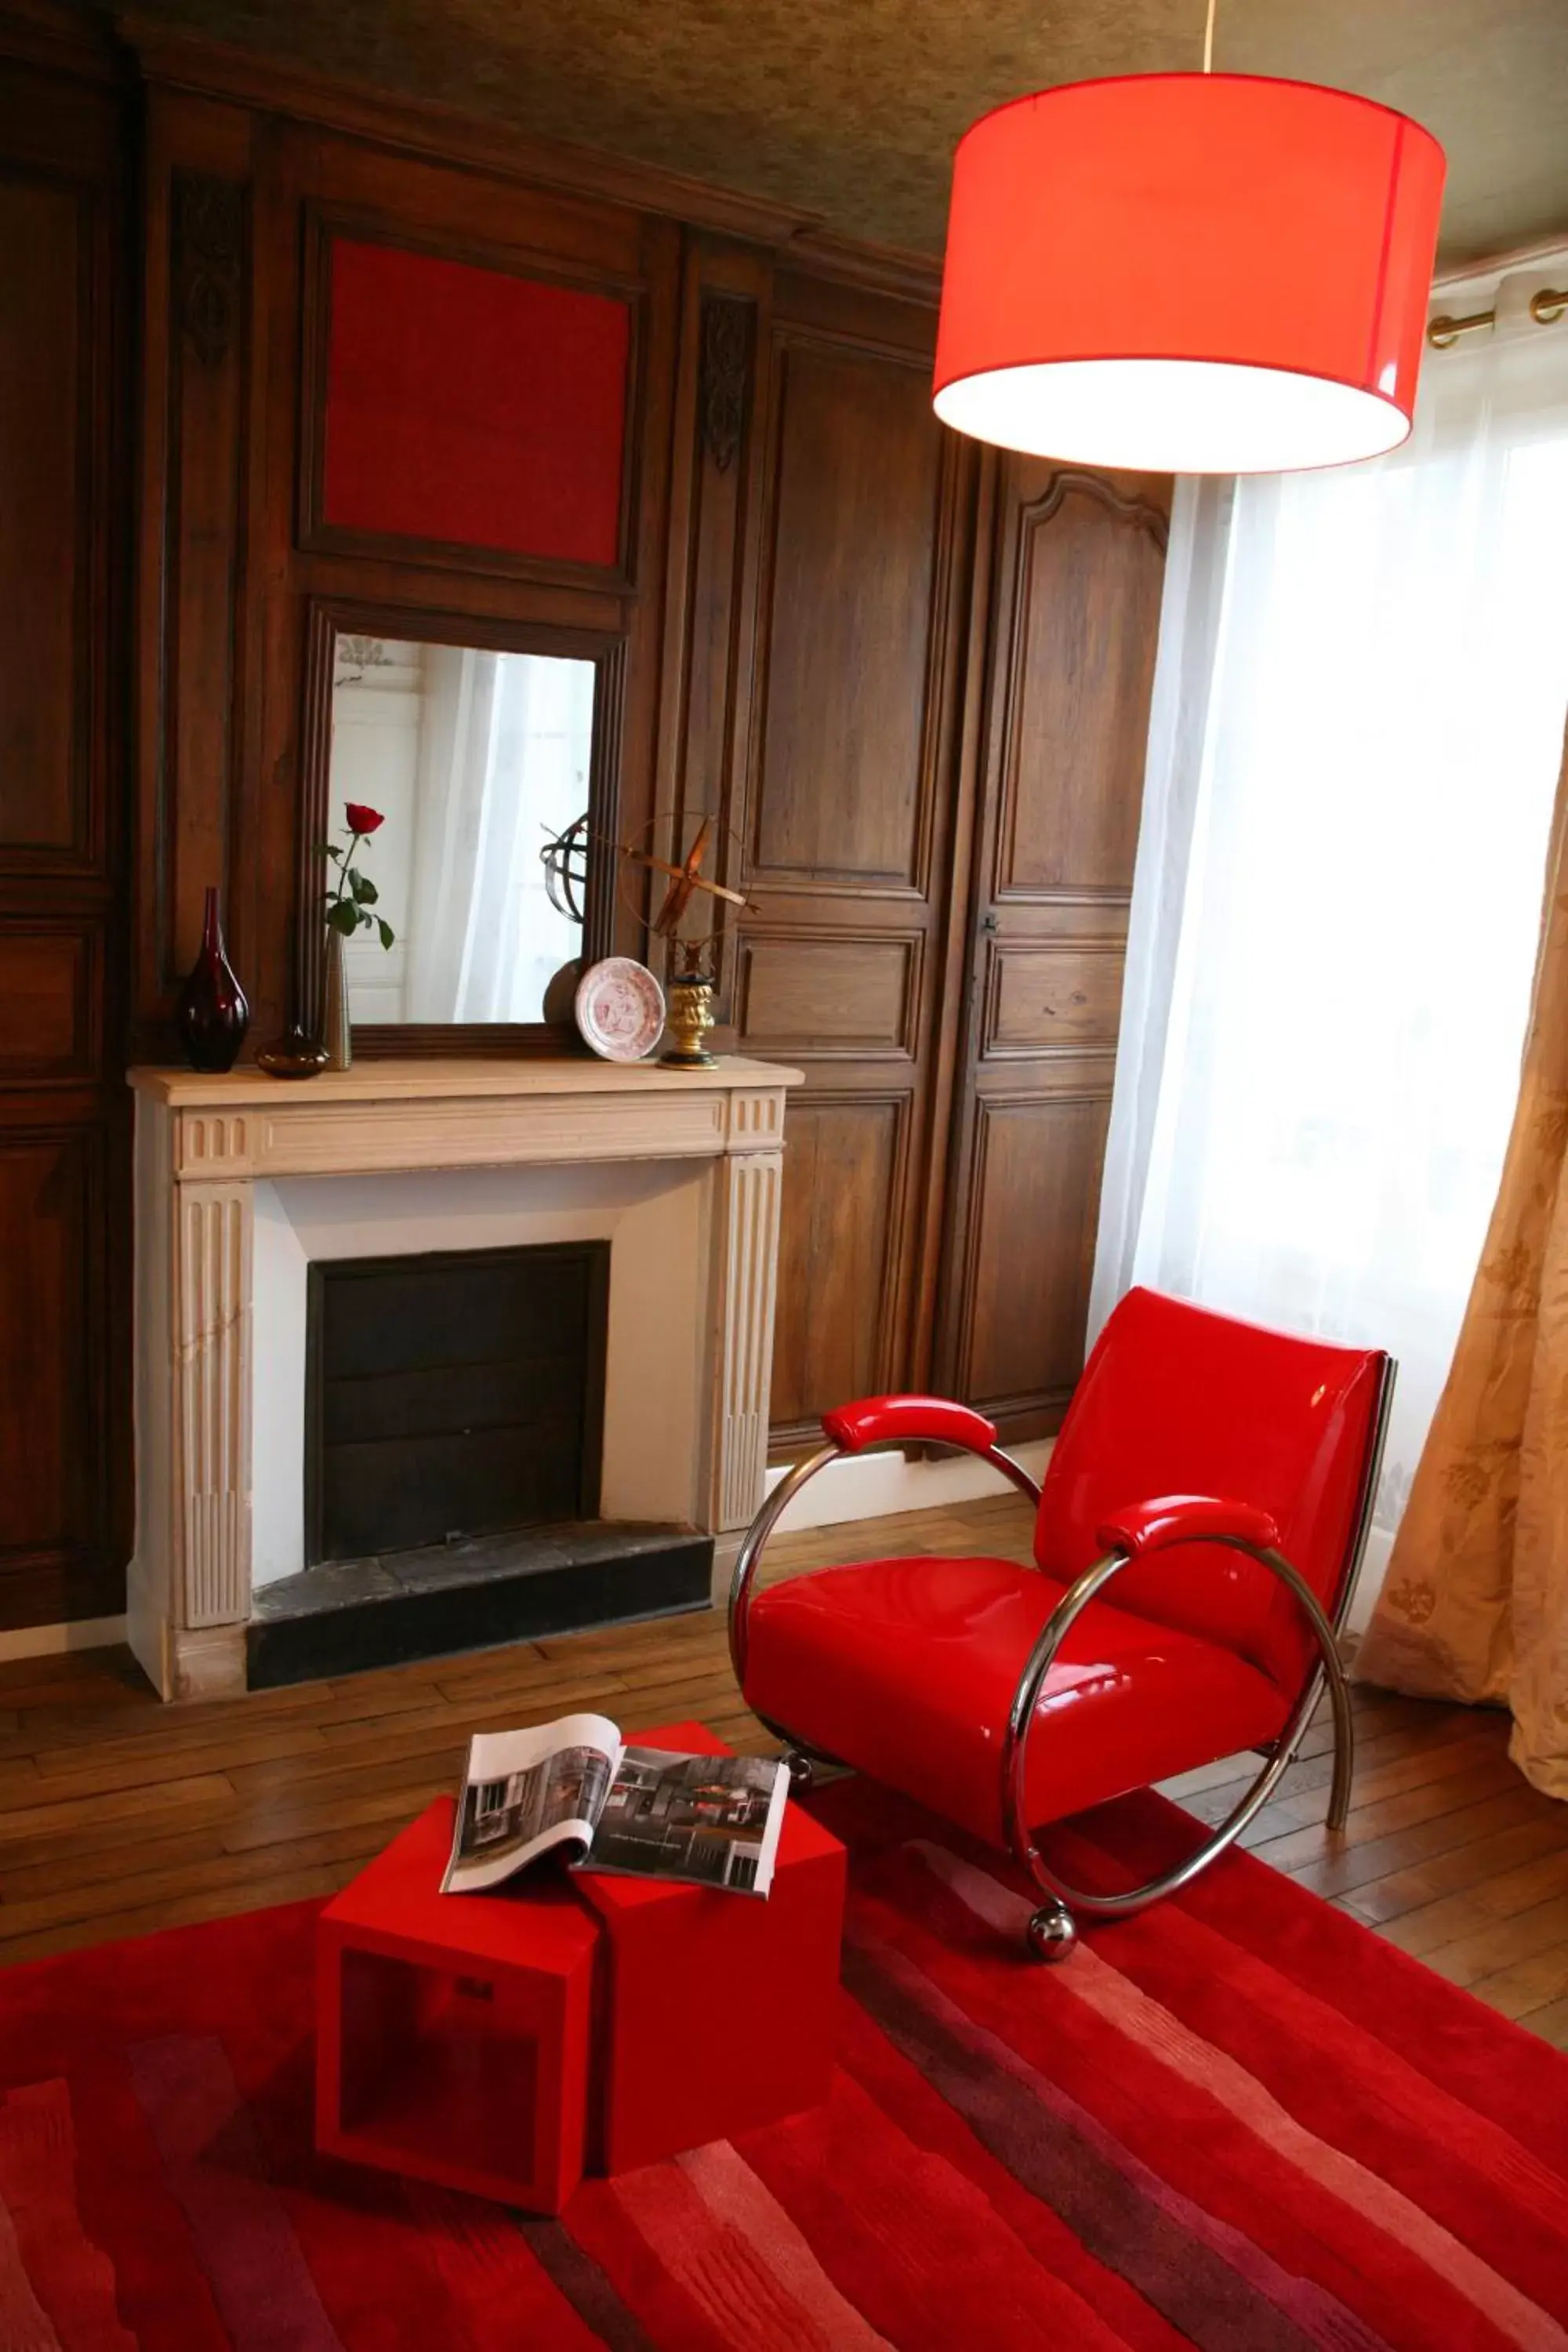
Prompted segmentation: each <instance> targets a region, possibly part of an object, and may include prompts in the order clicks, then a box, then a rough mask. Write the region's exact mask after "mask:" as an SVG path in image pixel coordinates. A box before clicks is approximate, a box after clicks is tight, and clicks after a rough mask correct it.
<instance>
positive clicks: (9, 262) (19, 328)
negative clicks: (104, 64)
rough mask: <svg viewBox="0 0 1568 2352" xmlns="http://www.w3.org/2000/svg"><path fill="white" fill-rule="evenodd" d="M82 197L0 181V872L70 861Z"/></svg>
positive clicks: (85, 452) (80, 712) (79, 740)
mask: <svg viewBox="0 0 1568 2352" xmlns="http://www.w3.org/2000/svg"><path fill="white" fill-rule="evenodd" d="M87 211H88V200H87V199H86V198H84V196H83V194H82V193H81V192H80V190H79V189H78V188H75V187H73V186H71V185H70V184H69V183H68V182H61V183H56V182H53V181H48V180H44V179H41V178H39V179H35V178H33V177H31V176H27V177H22V176H16V177H10V176H5V175H0V419H3V420H4V425H3V429H0V581H3V582H4V583H5V593H3V594H0V869H6V868H8V869H9V870H11V871H13V872H14V871H16V870H17V869H18V867H20V868H21V869H23V870H26V869H27V868H29V867H36V866H45V867H47V866H56V867H58V866H61V865H71V864H75V865H81V864H84V863H85V862H86V861H87V859H88V857H89V854H90V848H91V844H90V840H89V773H88V745H87V731H88V727H89V718H90V697H91V688H92V664H91V649H90V646H89V641H88V637H87V633H86V630H85V628H84V625H83V624H84V620H85V597H86V591H87V586H88V582H87V577H86V560H85V551H84V546H83V534H84V528H85V517H84V514H83V499H82V490H83V487H84V475H85V467H86V463H87V460H88V458H89V454H90V450H89V425H88V418H87V415H86V413H85V401H84V380H85V378H86V376H87V373H88V370H89V359H88V355H87V352H86V350H85V349H84V346H86V344H87V342H88V339H89V336H90V333H91V331H92V309H91V300H90V289H91V271H90V232H89V223H88V221H87V218H86V217H85V215H86V214H87Z"/></svg>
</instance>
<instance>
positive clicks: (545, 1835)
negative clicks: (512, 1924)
mask: <svg viewBox="0 0 1568 2352" xmlns="http://www.w3.org/2000/svg"><path fill="white" fill-rule="evenodd" d="M621 1754H622V1749H621V1735H620V1733H619V1731H618V1730H617V1729H616V1726H615V1725H614V1724H613V1723H612V1722H611V1721H610V1719H609V1717H607V1716H603V1715H566V1716H562V1717H560V1718H559V1720H558V1721H556V1722H554V1723H547V1724H542V1725H540V1726H539V1727H538V1728H537V1729H535V1730H532V1731H491V1732H479V1733H476V1735H475V1737H474V1738H472V1739H471V1740H470V1741H469V1743H468V1768H467V1769H466V1771H465V1772H464V1775H463V1786H462V1790H461V1793H460V1795H459V1797H458V1819H457V1825H456V1828H455V1830H454V1832H453V1837H452V1853H451V1858H450V1860H449V1861H448V1863H447V1871H446V1875H445V1877H444V1878H443V1879H442V1881H441V1887H442V1891H443V1893H444V1894H449V1895H451V1894H472V1893H474V1892H476V1891H477V1890H479V1888H482V1887H487V1886H499V1885H500V1883H501V1881H502V1880H503V1879H506V1878H510V1876H511V1874H512V1873H513V1872H514V1871H518V1870H521V1869H523V1868H524V1867H525V1866H526V1865H527V1864H529V1863H531V1862H532V1861H533V1860H534V1858H535V1856H536V1855H538V1854H542V1853H548V1852H550V1851H551V1850H552V1848H554V1847H556V1846H562V1845H571V1844H574V1843H575V1844H577V1845H580V1846H584V1847H585V1846H587V1845H589V1844H590V1843H592V1841H593V1836H594V1831H595V1824H596V1822H597V1821H598V1818H599V1815H600V1813H601V1811H603V1808H604V1804H605V1797H606V1795H607V1793H608V1791H609V1788H610V1784H611V1782H612V1781H613V1780H614V1779H615V1776H616V1768H617V1766H618V1765H619V1763H620V1759H621Z"/></svg>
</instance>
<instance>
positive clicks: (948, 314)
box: [935, 73, 1443, 474]
mask: <svg viewBox="0 0 1568 2352" xmlns="http://www.w3.org/2000/svg"><path fill="white" fill-rule="evenodd" d="M1442 194H1443V151H1442V149H1441V148H1440V147H1439V146H1438V144H1437V142H1436V140H1435V139H1434V138H1433V137H1432V136H1431V134H1430V133H1429V132H1428V131H1423V130H1422V129H1421V127H1420V125H1419V123H1415V122H1412V121H1409V119H1408V118H1407V117H1406V116H1405V115H1403V114H1396V113H1394V111H1393V110H1391V109H1390V108H1388V107H1385V106H1377V105H1374V104H1373V102H1372V101H1371V100H1368V99H1364V98H1355V97H1352V96H1351V95H1349V94H1348V93H1347V92H1345V91H1343V90H1334V89H1318V88H1317V87H1315V86H1314V85H1313V84H1311V83H1309V82H1299V81H1272V80H1268V79H1262V78H1260V77H1258V76H1255V75H1251V74H1198V73H1192V74H1135V75H1129V76H1127V77H1126V78H1124V79H1114V80H1107V81H1085V82H1070V83H1068V84H1067V85H1066V86H1065V87H1064V88H1062V89H1047V90H1041V91H1040V92H1038V93H1037V95H1036V96H1035V97H1032V98H1020V99H1017V100H1015V101H1014V102H1013V103H1012V104H1011V105H1010V106H1002V107H998V108H997V109H996V110H995V112H994V113H992V114H987V115H984V116H982V118H981V120H980V121H978V122H976V123H975V124H974V125H973V127H972V128H971V129H970V130H969V131H967V132H966V133H965V135H964V137H963V140H962V142H960V145H959V149H958V153H957V156H956V158H955V160H954V163H953V174H952V211H951V214H950V216H949V221H948V233H947V261H946V267H945V269H944V272H943V278H942V324H941V329H940V331H939V334H938V338H937V359H936V393H935V399H936V412H937V415H939V416H940V417H941V418H942V422H943V423H944V424H946V425H952V426H954V427H955V428H956V429H957V430H958V431H959V432H960V433H967V434H972V435H973V436H974V437H975V438H976V439H978V440H981V441H991V442H995V443H998V444H999V445H1000V446H1002V447H1004V448H1007V449H1024V450H1028V451H1031V452H1033V453H1035V454H1036V455H1037V456H1040V457H1061V458H1077V459H1079V460H1081V461H1083V462H1084V463H1086V464H1090V465H1099V466H1121V467H1138V468H1144V469H1147V470H1149V471H1151V472H1158V473H1181V474H1215V473H1219V474H1245V473H1260V472H1277V471H1283V470H1285V469H1287V468H1289V467H1298V466H1333V465H1340V464H1342V463H1343V462H1344V461H1345V460H1347V459H1349V458H1352V457H1376V456H1378V455H1379V454H1380V453H1381V452H1382V451H1383V450H1385V449H1392V448H1394V446H1396V444H1397V443H1399V442H1401V441H1403V440H1404V438H1405V435H1406V434H1407V433H1408V431H1409V430H1410V419H1411V413H1412V411H1413V409H1414V407H1415V378H1416V371H1417V368H1418V365H1419V362H1420V358H1421V345H1422V337H1423V334H1424V331H1425V328H1426V299H1427V294H1428V291H1429V289H1430V286H1431V279H1432V264H1433V257H1434V254H1435V252H1436V243H1437V215H1438V208H1439V205H1440V204H1441V200H1442Z"/></svg>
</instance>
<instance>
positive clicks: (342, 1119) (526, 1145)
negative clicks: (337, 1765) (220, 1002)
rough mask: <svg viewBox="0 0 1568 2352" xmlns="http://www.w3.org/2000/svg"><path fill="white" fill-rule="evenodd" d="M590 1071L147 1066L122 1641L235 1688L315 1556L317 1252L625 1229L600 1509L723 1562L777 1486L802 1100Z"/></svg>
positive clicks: (685, 1078)
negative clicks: (282, 1072)
mask: <svg viewBox="0 0 1568 2352" xmlns="http://www.w3.org/2000/svg"><path fill="white" fill-rule="evenodd" d="M798 1078H799V1073H798V1072H797V1071H795V1070H789V1069H782V1068H779V1067H777V1066H773V1065H772V1064H768V1063H762V1062H753V1061H749V1060H744V1059H741V1058H732V1059H727V1060H723V1061H721V1062H720V1063H719V1064H718V1065H717V1066H715V1067H714V1068H712V1069H710V1070H704V1071H680V1070H667V1069H664V1068H661V1067H659V1066H647V1065H641V1064H639V1065H636V1066H631V1067H629V1068H627V1067H618V1066H614V1065H610V1064H605V1063H586V1062H576V1061H565V1060H560V1061H528V1062H522V1061H513V1062H500V1061H498V1062H483V1061H468V1062H451V1061H434V1060H432V1061H385V1062H371V1063H367V1064H362V1065H360V1066H356V1067H355V1068H353V1069H352V1070H347V1071H341V1072H329V1073H328V1074H326V1075H325V1076H321V1077H319V1078H315V1079H311V1080H310V1081H307V1082H303V1083H299V1084H293V1085H290V1084H288V1083H286V1082H280V1081H275V1080H271V1079H268V1078H267V1077H266V1076H264V1075H262V1074H261V1073H258V1072H256V1071H236V1072H233V1073H230V1074H228V1075H226V1076H221V1077H212V1076H200V1075H198V1074H195V1073H193V1072H188V1071H172V1070H155V1069H140V1070H135V1071H133V1072H132V1086H133V1087H135V1089H136V1098H137V1099H136V1111H137V1120H136V1126H137V1144H136V1255H137V1308H136V1312H137V1335H136V1448H137V1538H136V1553H135V1558H134V1559H133V1560H132V1565H131V1570H130V1577H129V1593H128V1606H127V1632H128V1635H129V1638H130V1642H131V1645H132V1649H133V1650H134V1652H135V1654H136V1655H137V1657H138V1658H139V1659H140V1661H141V1663H142V1666H143V1668H144V1669H145V1671H146V1673H147V1674H148V1675H149V1676H150V1677H151V1679H152V1680H153V1683H154V1685H156V1687H157V1688H158V1689H159V1690H160V1691H161V1692H162V1693H163V1696H164V1697H166V1698H175V1697H194V1696H216V1695H218V1694H219V1693H223V1692H229V1691H235V1690H238V1689H242V1688H243V1687H244V1682H245V1629H246V1625H247V1622H248V1620H249V1617H250V1613H251V1595H252V1591H253V1589H254V1587H255V1586H256V1585H257V1584H258V1583H263V1582H266V1581H268V1580H270V1579H272V1578H274V1577H279V1576H284V1575H288V1574H289V1573H291V1572H293V1571H294V1570H298V1569H300V1568H301V1567H303V1565H304V1559H303V1551H302V1541H303V1491H302V1483H301V1481H302V1471H303V1460H304V1378H305V1289H306V1275H307V1268H308V1266H309V1265H310V1261H311V1260H312V1259H314V1258H332V1257H363V1256H391V1255H399V1254H404V1253H413V1252H417V1251H421V1250H433V1249H453V1248H472V1249H484V1248H491V1247H495V1246H499V1245H502V1244H517V1243H528V1242H553V1241H568V1240H581V1239H604V1240H607V1241H609V1243H610V1244H611V1253H610V1304H609V1349H608V1356H607V1366H606V1385H605V1443H604V1464H603V1486H602V1502H601V1509H602V1512H603V1515H604V1516H605V1517H606V1518H627V1519H655V1520H668V1519H673V1520H685V1521H688V1522H689V1523H690V1524H691V1525H692V1526H694V1527H697V1528H700V1529H702V1530H703V1531H704V1532H707V1533H711V1534H712V1535H713V1536H714V1537H715V1538H717V1539H718V1545H719V1550H720V1555H721V1559H722V1558H723V1557H724V1556H726V1555H728V1554H731V1553H732V1551H733V1549H734V1545H735V1543H736V1542H737V1541H738V1538H739V1534H740V1531H741V1530H742V1528H744V1527H745V1526H746V1524H747V1522H748V1521H749V1520H750V1519H751V1517H752V1514H753V1513H754V1511H755V1509H756V1507H757V1506H758V1504H759V1503H760V1502H761V1500H762V1496H763V1484H764V1474H765V1466H766V1448H767V1425H768V1375H769V1365H770V1360H771V1357H772V1350H773V1293H774V1281H775V1274H776V1258H777V1245H778V1215H779V1192H780V1181H781V1174H782V1166H783V1159H782V1152H783V1142H784V1095H785V1089H786V1088H787V1087H790V1086H792V1085H794V1084H795V1083H797V1082H798Z"/></svg>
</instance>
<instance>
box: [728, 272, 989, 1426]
mask: <svg viewBox="0 0 1568 2352" xmlns="http://www.w3.org/2000/svg"><path fill="white" fill-rule="evenodd" d="M932 327H933V319H932V314H931V310H930V308H929V306H926V305H916V304H912V303H909V302H902V301H897V300H892V299H886V298H879V297H875V296H872V295H869V294H868V293H866V292H864V291H860V290H855V291H849V290H847V289H844V288H842V287H838V286H831V285H824V284H823V283H821V282H820V281H816V280H813V279H810V278H805V277H802V276H800V275H798V274H795V273H789V272H784V273H781V275H780V277H779V278H778V281H777V284H776V287H775V289H774V295H773V308H772V315H771V319H770V321H769V326H768V331H767V333H766V335H765V337H764V338H763V343H762V352H763V361H764V365H763V371H762V373H761V378H760V381H759V385H758V395H757V404H756V408H757V436H758V442H759V446H760V450H761V453H762V464H761V467H760V471H761V474H762V482H761V496H760V501H759V513H758V516H757V522H756V530H755V537H754V544H753V548H752V553H751V566H750V570H751V578H750V581H749V584H748V603H747V610H746V614H745V620H746V624H747V626H746V631H745V635H744V637H743V640H742V642H743V643H744V644H745V646H747V649H748V651H749V655H750V667H751V674H752V695H751V706H750V713H749V725H748V728H747V736H746V745H745V767H744V773H743V814H742V821H741V831H742V839H743V841H744V844H745V850H746V860H745V887H746V890H747V895H748V899H749V902H750V903H749V905H748V907H747V908H746V910H745V912H744V914H743V915H742V917H741V919H740V920H739V922H738V924H737V925H736V927H735V959H734V965H733V972H732V989H733V1002H732V1012H733V1017H734V1022H735V1027H736V1033H737V1035H738V1037H739V1039H740V1042H741V1043H742V1045H743V1046H744V1047H745V1049H746V1050H747V1051H748V1052H752V1053H755V1054H760V1055H765V1056H769V1057H772V1058H774V1059H778V1060H783V1061H788V1062H795V1063H798V1064H799V1065H800V1066H802V1067H803V1068H804V1069H805V1073H806V1083H805V1087H803V1088H801V1090H800V1091H799V1092H798V1093H797V1094H795V1096H793V1097H792V1098H791V1103H790V1110H789V1120H788V1135H789V1151H788V1160H787V1165H786V1171H785V1179H784V1225H783V1234H782V1241H781V1263H780V1281H779V1307H778V1322H777V1341H776V1346H775V1351H774V1360H773V1413H774V1423H775V1433H776V1435H777V1437H778V1439H779V1441H780V1443H781V1444H783V1445H784V1446H789V1445H791V1444H795V1443H797V1442H798V1441H799V1440H801V1439H802V1438H804V1437H805V1436H806V1435H807V1434H808V1433H809V1432H810V1431H811V1430H812V1429H814V1427H815V1424H816V1420H817V1418H818V1417H819V1416H820V1414H821V1413H822V1412H823V1411H824V1409H825V1408H826V1406H827V1405H828V1404H830V1403H832V1402H837V1401H840V1400H842V1399H843V1398H845V1397H847V1396H850V1395H865V1394H867V1393H868V1392H872V1391H878V1390H882V1389H888V1388H893V1387H900V1386H910V1385H913V1384H915V1383H917V1382H918V1381H921V1380H922V1379H923V1377H924V1376H925V1373H926V1370H927V1369H928V1363H927V1353H928V1351H927V1348H926V1345H925V1335H926V1332H927V1330H928V1329H929V1320H930V1318H929V1311H928V1310H927V1303H926V1302H927V1298H928V1296H929V1288H930V1283H931V1271H932V1262H933V1254H934V1246H935V1242H936V1239H937V1233H936V1226H935V1216H936V1213H937V1210H938V1207H939V1202H940V1175H941V1168H942V1160H943V1158H944V1156H945V1151H944V1141H945V1137H944V1125H945V1122H944V1118H943V1115H942V1114H943V1111H944V1108H945V1090H946V1084H947V1079H948V1073H949V1071H950V1068H951V1062H952V1044H953V1024H952V999H951V996H950V993H949V992H948V991H947V990H946V988H945V987H944V985H943V982H944V974H945V967H946V955H947V949H948V944H949V935H950V930H951V927H952V915H953V908H954V903H955V900H954V887H955V854H957V853H958V852H959V851H960V847H961V844H962V840H963V826H964V821H965V816H966V782H967V780H966V778H965V776H964V773H963V762H962V761H961V758H960V756H959V754H960V749H961V740H962V734H961V726H960V709H959V687H960V683H961V668H960V665H961V656H962V651H963V645H964V641H965V634H966V630H967V626H968V617H969V616H968V587H969V583H970V580H971V578H972V576H973V528H974V486H975V476H976V471H977V457H976V453H975V452H974V451H973V448H972V447H971V446H968V445H966V444H964V443H963V442H961V441H959V440H957V439H956V438H954V436H952V435H951V434H947V433H944V432H943V431H942V428H941V427H940V426H939V425H937V424H936V422H935V419H934V417H933V416H932V414H931V333H932Z"/></svg>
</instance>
